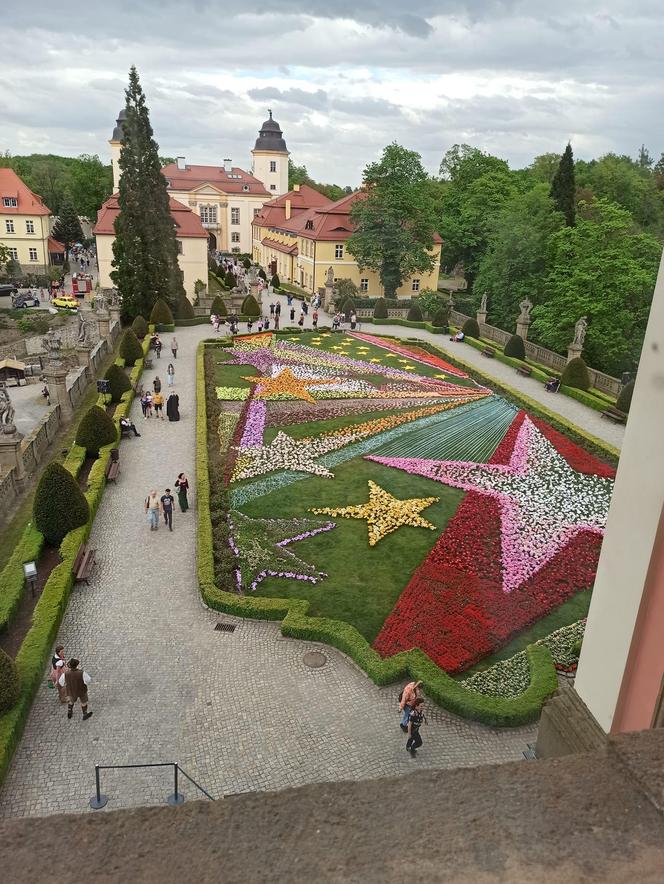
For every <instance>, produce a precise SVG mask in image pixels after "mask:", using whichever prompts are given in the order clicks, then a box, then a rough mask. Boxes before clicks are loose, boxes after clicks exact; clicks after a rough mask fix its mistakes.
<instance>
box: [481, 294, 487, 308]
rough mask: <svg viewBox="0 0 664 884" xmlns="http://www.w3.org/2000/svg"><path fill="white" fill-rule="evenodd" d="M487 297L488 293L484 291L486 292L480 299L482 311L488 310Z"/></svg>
mask: <svg viewBox="0 0 664 884" xmlns="http://www.w3.org/2000/svg"><path fill="white" fill-rule="evenodd" d="M486 298H487V294H486V292H484V294H483V295H482V300H481V301H480V311H481V312H482V313H486V312H487V309H486Z"/></svg>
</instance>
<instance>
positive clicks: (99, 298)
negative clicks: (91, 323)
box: [78, 291, 106, 321]
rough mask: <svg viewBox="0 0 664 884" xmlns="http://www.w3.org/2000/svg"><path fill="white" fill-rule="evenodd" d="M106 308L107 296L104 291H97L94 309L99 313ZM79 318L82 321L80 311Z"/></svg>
mask: <svg viewBox="0 0 664 884" xmlns="http://www.w3.org/2000/svg"><path fill="white" fill-rule="evenodd" d="M105 309H106V297H105V295H104V293H103V292H101V291H99V292H97V294H96V295H95V297H94V301H93V310H95V311H96V312H97V313H101V312H102V311H103V310H105ZM78 318H79V321H80V319H81V313H80V311H79V314H78Z"/></svg>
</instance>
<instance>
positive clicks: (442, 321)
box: [431, 307, 450, 328]
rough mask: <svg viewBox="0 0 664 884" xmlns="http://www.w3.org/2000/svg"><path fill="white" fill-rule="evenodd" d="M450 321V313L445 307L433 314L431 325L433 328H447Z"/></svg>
mask: <svg viewBox="0 0 664 884" xmlns="http://www.w3.org/2000/svg"><path fill="white" fill-rule="evenodd" d="M449 321H450V313H449V310H448V309H447V307H439V308H438V309H437V310H436V312H435V313H434V314H433V318H432V319H431V325H433V327H434V328H447V326H448V324H449Z"/></svg>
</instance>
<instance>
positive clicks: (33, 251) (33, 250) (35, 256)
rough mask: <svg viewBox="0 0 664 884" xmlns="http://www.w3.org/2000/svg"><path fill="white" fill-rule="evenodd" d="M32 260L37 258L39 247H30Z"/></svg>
mask: <svg viewBox="0 0 664 884" xmlns="http://www.w3.org/2000/svg"><path fill="white" fill-rule="evenodd" d="M30 260H31V261H36V260H37V249H30Z"/></svg>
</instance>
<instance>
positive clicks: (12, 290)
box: [0, 282, 18, 296]
mask: <svg viewBox="0 0 664 884" xmlns="http://www.w3.org/2000/svg"><path fill="white" fill-rule="evenodd" d="M17 294H18V289H17V288H16V286H15V285H14V283H13V282H3V283H2V284H1V285H0V296H1V295H17Z"/></svg>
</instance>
